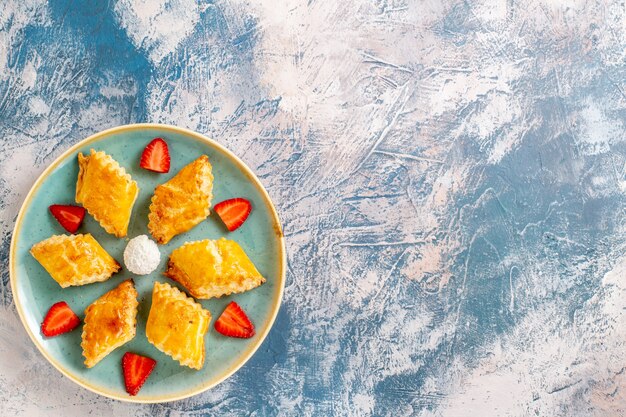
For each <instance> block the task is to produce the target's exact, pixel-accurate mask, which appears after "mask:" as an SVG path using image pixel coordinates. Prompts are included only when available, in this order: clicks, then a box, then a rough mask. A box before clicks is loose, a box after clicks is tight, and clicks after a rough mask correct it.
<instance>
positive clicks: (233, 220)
mask: <svg viewBox="0 0 626 417" xmlns="http://www.w3.org/2000/svg"><path fill="white" fill-rule="evenodd" d="M214 210H215V212H216V213H217V214H218V215H219V216H220V219H222V221H223V222H224V224H225V225H226V228H227V229H228V230H229V231H231V232H232V231H233V230H235V229H237V228H238V227H239V226H241V225H242V224H243V222H245V221H246V219H247V218H248V216H249V215H250V211H252V204H250V202H249V201H248V200H246V199H245V198H231V199H230V200H225V201H222V202H221V203H218V204H216V205H215V208H214Z"/></svg>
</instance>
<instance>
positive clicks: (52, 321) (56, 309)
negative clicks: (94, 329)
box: [41, 301, 80, 337]
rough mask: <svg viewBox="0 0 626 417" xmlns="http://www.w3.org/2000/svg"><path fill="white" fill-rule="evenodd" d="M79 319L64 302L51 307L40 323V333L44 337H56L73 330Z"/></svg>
mask: <svg viewBox="0 0 626 417" xmlns="http://www.w3.org/2000/svg"><path fill="white" fill-rule="evenodd" d="M79 324H80V319H79V318H78V316H77V315H76V314H75V313H74V312H73V311H72V309H71V308H70V306H68V305H67V303H66V302H65V301H59V302H58V303H56V304H54V305H52V307H50V310H48V313H46V317H44V319H43V323H41V333H43V335H44V336H46V337H53V336H58V335H60V334H63V333H67V332H69V331H72V330H74V329H75V328H76V327H77V326H78V325H79Z"/></svg>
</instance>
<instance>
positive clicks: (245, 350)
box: [10, 124, 285, 402]
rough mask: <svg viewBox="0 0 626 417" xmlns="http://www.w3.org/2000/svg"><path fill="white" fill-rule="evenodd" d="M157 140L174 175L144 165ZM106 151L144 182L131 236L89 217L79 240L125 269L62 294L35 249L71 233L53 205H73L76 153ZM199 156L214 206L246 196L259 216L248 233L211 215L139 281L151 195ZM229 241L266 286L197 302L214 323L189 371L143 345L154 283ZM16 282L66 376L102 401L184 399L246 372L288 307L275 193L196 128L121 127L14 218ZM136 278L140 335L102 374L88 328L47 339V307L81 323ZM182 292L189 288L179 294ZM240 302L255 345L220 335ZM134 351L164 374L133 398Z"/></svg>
mask: <svg viewBox="0 0 626 417" xmlns="http://www.w3.org/2000/svg"><path fill="white" fill-rule="evenodd" d="M155 137H161V138H163V139H165V141H166V142H167V143H168V145H169V149H170V155H171V168H170V172H169V173H166V174H159V173H154V172H150V171H147V170H144V169H142V168H140V167H139V159H140V156H141V153H142V151H143V149H144V147H145V146H146V145H147V144H148V143H149V142H150V141H151V140H152V139H153V138H155ZM91 148H94V149H96V150H103V151H105V152H106V153H108V154H109V155H111V156H112V157H113V158H114V159H115V160H116V161H118V162H119V163H120V165H121V166H123V167H124V168H125V169H126V171H127V172H128V173H129V174H130V175H131V176H132V177H133V179H134V180H135V181H137V183H138V185H139V188H140V191H139V196H138V197H137V201H136V202H135V206H134V208H133V213H132V217H131V219H130V224H129V228H128V235H127V237H126V238H121V239H119V238H116V237H114V236H113V235H110V234H108V233H106V232H105V231H104V229H103V228H102V227H101V226H100V225H99V224H98V223H97V222H96V221H95V220H94V219H93V217H92V216H90V215H89V214H87V215H86V216H85V221H84V222H83V224H82V226H81V227H80V229H79V230H78V232H77V233H91V234H92V235H93V236H94V237H95V238H96V240H97V241H98V242H99V243H100V244H101V245H102V246H103V247H104V248H105V249H106V250H107V252H108V253H110V254H111V255H112V256H113V257H114V258H115V259H116V260H117V261H118V262H120V264H121V265H122V271H121V272H119V273H117V274H115V275H113V277H111V278H110V279H109V280H108V281H105V282H102V283H94V284H89V285H84V286H79V287H69V288H65V289H63V288H61V287H60V286H59V285H58V284H57V283H56V282H55V281H54V280H53V279H52V277H50V275H49V274H48V273H47V272H46V271H45V269H43V267H42V266H41V265H40V264H39V263H38V262H37V261H36V260H35V259H34V258H33V257H32V256H31V255H30V253H29V250H30V248H31V246H32V245H33V244H35V243H37V242H39V241H42V240H44V239H46V238H48V237H50V236H52V235H55V234H63V233H66V232H65V230H64V229H63V228H62V227H61V226H60V225H59V224H58V222H57V221H56V220H55V219H54V218H53V217H52V216H51V215H50V213H49V211H48V206H50V205H51V204H76V203H75V200H74V194H75V191H76V178H77V175H78V162H77V155H78V153H79V152H83V153H89V150H90V149H91ZM201 154H206V155H208V156H209V160H210V162H211V165H212V166H213V175H214V177H215V180H214V184H213V201H212V202H213V205H215V203H217V202H220V201H223V200H226V199H228V198H232V197H245V198H247V199H248V200H250V202H251V203H252V207H253V209H252V212H251V214H250V217H248V219H247V220H246V222H245V223H244V224H243V226H242V227H240V228H239V229H237V230H235V231H234V232H228V230H227V229H226V227H225V226H224V225H223V223H222V222H221V221H220V220H219V218H218V216H217V215H216V214H215V213H213V212H211V215H210V216H209V217H208V218H207V219H206V220H205V221H203V222H202V223H200V224H199V225H197V226H196V227H194V228H193V229H191V230H190V231H188V232H186V233H183V234H180V235H178V236H176V237H174V238H173V239H172V240H171V241H170V242H169V243H168V244H166V245H159V249H160V251H161V263H160V265H159V267H158V268H157V270H156V271H155V272H154V273H152V274H150V275H146V276H136V275H134V274H132V273H131V272H129V271H127V270H126V269H125V268H124V264H123V252H124V248H125V246H126V243H127V242H128V240H129V239H131V238H133V237H135V236H137V235H141V234H146V235H148V236H149V235H150V233H149V232H148V212H149V205H150V198H151V197H152V194H153V191H154V188H155V187H156V186H157V185H159V184H162V183H164V182H165V181H167V180H169V179H170V178H172V177H173V176H174V175H176V173H177V172H178V171H179V170H180V169H181V168H182V167H183V166H185V165H187V164H188V163H189V162H191V161H193V160H194V159H196V158H197V157H198V156H200V155H201ZM222 236H224V237H227V238H228V239H233V240H235V241H237V242H238V243H239V244H240V245H241V246H242V247H243V248H244V250H245V251H246V253H247V254H248V256H249V257H250V259H251V260H252V262H254V264H255V265H256V267H257V269H258V270H259V271H260V272H261V274H262V275H263V276H264V277H265V278H266V280H267V282H266V283H265V284H263V285H261V286H260V287H257V288H255V289H253V290H251V291H248V292H245V293H243V294H236V295H231V296H228V297H222V298H219V299H212V300H201V301H199V302H200V303H201V304H202V305H203V307H204V308H206V309H208V310H209V311H210V312H211V315H212V320H211V324H210V326H209V332H208V333H207V335H206V337H205V344H206V358H205V363H204V367H203V368H202V369H201V370H199V371H196V370H192V369H189V368H187V367H183V366H180V365H179V364H178V362H176V361H175V360H173V359H172V358H171V357H169V356H167V355H165V354H164V353H162V352H161V351H159V350H158V349H157V348H155V347H154V346H153V345H151V344H150V343H149V342H148V340H147V339H146V332H145V324H146V319H147V317H148V313H149V311H150V304H151V294H152V286H153V282H154V281H160V282H169V283H170V284H172V285H177V283H175V282H174V281H172V280H170V279H168V278H166V277H165V276H163V272H164V270H165V266H166V263H167V259H168V256H169V254H170V253H171V251H172V250H173V249H175V248H177V247H179V246H180V245H182V244H183V243H184V242H187V241H194V240H201V239H217V238H220V237H222ZM10 276H11V289H12V290H13V299H14V300H15V305H16V306H17V311H18V312H19V315H20V318H21V320H22V322H23V324H24V327H25V328H26V330H27V332H28V334H29V335H30V337H31V339H32V340H33V342H34V343H35V345H36V346H37V347H38V348H39V350H40V351H41V353H42V354H43V355H44V356H45V357H46V359H48V361H50V363H51V364H52V365H54V366H55V367H56V368H57V369H58V370H59V371H61V372H62V373H63V374H64V375H65V376H67V377H68V378H70V379H71V380H73V381H74V382H76V383H77V384H79V385H81V386H83V387H85V388H87V389H89V390H91V391H93V392H96V393H98V394H101V395H104V396H107V397H111V398H115V399H118V400H123V401H133V402H164V401H173V400H178V399H182V398H186V397H189V396H192V395H195V394H198V393H200V392H203V391H205V390H207V389H209V388H211V387H213V386H215V385H216V384H218V383H220V382H221V381H223V380H224V379H226V378H227V377H228V376H230V375H231V374H233V373H234V372H235V371H237V369H239V368H240V367H241V366H242V365H243V364H244V363H245V362H246V361H247V360H248V359H250V357H251V356H252V355H253V354H254V352H255V351H256V350H257V349H258V348H259V346H260V345H261V343H262V342H263V339H265V337H266V336H267V334H268V332H269V330H270V328H271V327H272V324H273V322H274V319H275V318H276V314H277V313H278V309H279V306H280V302H281V299H282V293H283V288H284V283H285V245H284V238H283V234H282V228H281V224H280V221H279V219H278V215H277V213H276V210H275V208H274V205H273V204H272V201H271V200H270V197H269V195H268V194H267V192H266V191H265V189H264V188H263V186H262V185H261V183H260V181H259V180H258V178H257V177H256V176H255V175H254V173H253V172H252V171H251V170H250V168H248V167H247V166H246V165H245V164H244V163H243V162H242V161H241V160H240V159H239V158H237V157H236V156H235V155H234V154H233V153H231V152H230V151H228V150H227V149H226V148H224V147H223V146H222V145H220V144H218V143H217V142H215V141H214V140H211V139H208V138H207V137H205V136H203V135H200V134H198V133H195V132H192V131H190V130H186V129H182V128H178V127H174V126H167V125H158V124H134V125H127V126H120V127H117V128H113V129H109V130H106V131H103V132H100V133H97V134H95V135H93V136H91V137H89V138H87V139H85V140H83V141H82V142H80V143H78V144H76V145H75V146H73V147H72V148H71V149H69V150H67V151H66V152H65V153H64V154H63V155H61V156H60V157H59V158H58V159H57V160H56V161H54V162H53V163H52V164H51V165H50V166H49V167H48V168H47V169H46V170H45V171H44V172H43V173H42V174H41V176H40V177H39V178H38V179H37V181H35V184H34V185H33V187H32V189H31V190H30V192H29V193H28V195H27V197H26V200H25V201H24V203H23V205H22V208H21V210H20V212H19V214H18V216H17V220H16V224H15V229H14V231H13V239H12V241H11V252H10ZM128 278H133V279H134V281H135V285H136V288H137V291H138V293H139V298H138V299H139V311H138V314H137V335H136V336H135V338H134V339H133V340H132V341H130V342H129V343H127V344H125V345H124V346H122V347H120V348H118V349H116V350H115V351H113V352H112V353H111V354H109V355H108V356H107V357H106V358H104V359H103V360H102V361H101V362H99V363H98V364H97V365H96V366H94V367H93V368H91V369H87V368H86V367H85V366H84V364H83V361H84V358H83V356H82V349H81V347H80V342H81V333H82V326H80V327H79V328H78V329H76V330H74V331H72V332H70V333H66V334H63V335H60V336H57V337H54V338H45V337H43V335H42V334H41V331H40V324H41V321H42V319H43V317H44V315H45V314H46V312H47V310H48V308H49V307H50V306H51V305H52V304H54V303H55V302H57V301H61V300H64V301H66V302H67V303H68V304H69V305H70V307H71V308H72V309H73V310H74V311H75V312H76V313H77V314H78V315H79V316H80V317H81V319H82V318H84V313H83V312H84V311H85V308H86V307H87V306H88V305H89V304H91V303H92V302H93V301H94V300H95V299H97V298H98V297H100V296H101V295H102V294H104V293H105V292H107V291H109V290H111V289H113V288H115V287H116V286H117V285H119V284H120V283H121V282H122V281H124V280H125V279H128ZM178 287H179V288H180V289H181V290H183V291H184V289H183V288H182V287H180V286H178ZM233 300H234V301H236V302H237V303H238V304H239V305H241V307H242V308H243V309H244V310H245V311H246V312H247V314H248V316H249V317H250V319H251V320H252V322H253V323H254V325H255V328H256V335H255V336H253V337H252V338H250V339H235V338H228V337H225V336H222V335H220V334H219V333H217V332H216V331H215V329H214V328H213V323H214V322H215V320H216V319H217V317H219V315H220V314H221V312H222V311H223V310H224V308H225V307H226V305H227V304H228V303H229V302H230V301H233ZM127 351H131V352H135V353H138V354H141V355H146V356H150V357H151V358H154V359H156V360H157V366H156V368H155V369H154V371H153V372H152V374H151V375H150V377H149V378H148V380H147V381H146V383H145V385H144V386H143V387H142V389H141V391H140V392H139V394H138V395H137V396H135V397H131V396H129V395H128V394H127V393H126V391H125V388H124V380H123V375H122V370H121V359H122V355H123V354H124V353H125V352H127Z"/></svg>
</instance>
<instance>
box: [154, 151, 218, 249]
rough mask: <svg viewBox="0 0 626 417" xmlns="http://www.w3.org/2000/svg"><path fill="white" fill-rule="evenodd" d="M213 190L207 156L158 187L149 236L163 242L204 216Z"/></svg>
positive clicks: (207, 213) (209, 204)
mask: <svg viewBox="0 0 626 417" xmlns="http://www.w3.org/2000/svg"><path fill="white" fill-rule="evenodd" d="M212 191H213V174H212V173H211V164H210V163H209V158H208V157H207V156H206V155H202V156H200V157H199V158H198V159H196V160H195V161H193V162H192V163H190V164H189V165H187V166H185V167H184V168H183V169H181V170H180V171H179V172H178V174H176V175H175V176H174V177H173V178H172V179H171V180H169V181H167V182H166V183H164V184H161V185H159V186H157V187H156V189H155V190H154V196H153V197H152V204H150V214H149V215H148V220H149V222H148V229H149V230H150V233H151V234H152V237H154V239H155V240H156V241H157V242H158V243H161V244H165V243H167V242H169V241H170V239H172V238H173V237H174V236H176V235H178V234H180V233H183V232H186V231H187V230H189V229H191V228H192V227H194V226H195V225H197V224H198V223H200V222H201V221H203V220H204V219H206V218H207V216H208V215H209V213H210V210H209V208H210V207H211V199H212V198H213V194H212Z"/></svg>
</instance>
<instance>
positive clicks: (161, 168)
mask: <svg viewBox="0 0 626 417" xmlns="http://www.w3.org/2000/svg"><path fill="white" fill-rule="evenodd" d="M139 166H141V167H142V168H145V169H148V170H150V171H154V172H169V170H170V151H169V149H168V148H167V143H165V141H164V140H163V139H161V138H154V139H153V140H152V142H150V143H149V144H148V146H146V148H145V149H144V150H143V153H142V154H141V162H139Z"/></svg>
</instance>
